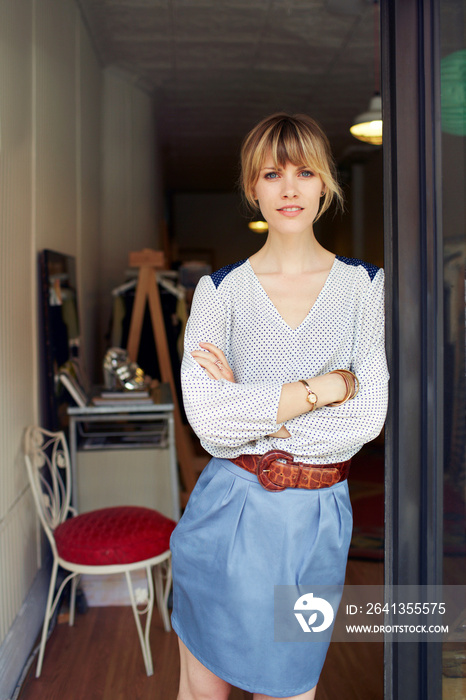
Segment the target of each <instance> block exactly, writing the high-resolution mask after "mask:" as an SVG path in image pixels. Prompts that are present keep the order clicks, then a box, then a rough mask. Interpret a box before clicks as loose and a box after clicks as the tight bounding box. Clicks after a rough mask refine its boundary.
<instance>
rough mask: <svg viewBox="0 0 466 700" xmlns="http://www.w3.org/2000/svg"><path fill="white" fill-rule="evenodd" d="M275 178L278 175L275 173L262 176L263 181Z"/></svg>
mask: <svg viewBox="0 0 466 700" xmlns="http://www.w3.org/2000/svg"><path fill="white" fill-rule="evenodd" d="M277 177H278V173H276V172H271V173H266V174H265V175H264V179H265V180H276V179H277Z"/></svg>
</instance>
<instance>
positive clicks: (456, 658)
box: [440, 0, 466, 700]
mask: <svg viewBox="0 0 466 700" xmlns="http://www.w3.org/2000/svg"><path fill="white" fill-rule="evenodd" d="M440 13H441V66H440V75H441V114H442V182H443V190H442V204H443V209H442V217H443V221H442V228H443V237H444V249H443V253H444V319H445V327H444V339H445V340H444V343H445V344H444V379H445V395H444V401H445V422H444V464H445V471H444V503H443V508H444V520H443V522H444V529H443V553H444V558H443V563H444V566H443V577H444V583H445V584H453V585H460V584H465V582H466V505H465V491H466V421H465V416H466V374H465V371H466V367H465V341H466V337H465V291H466V290H465V276H464V271H465V260H466V253H465V235H466V210H465V196H464V193H465V191H466V138H465V135H466V46H465V29H464V28H465V21H466V2H465V1H464V0H442V2H441V3H440ZM462 625H466V610H463V611H462V612H461V611H460V612H459V615H458V619H457V623H456V626H457V628H460V627H461V626H462ZM463 629H464V628H463ZM453 634H454V633H453ZM463 636H464V635H463ZM442 656H443V658H442V660H443V664H442V665H443V693H442V697H443V698H444V700H447V699H448V700H454V699H455V698H464V697H466V695H465V694H464V692H465V691H464V689H465V685H466V678H465V677H464V668H465V665H466V664H465V661H466V649H465V645H464V644H463V643H460V642H455V641H454V637H453V641H451V642H448V643H445V644H444V645H443V655H442Z"/></svg>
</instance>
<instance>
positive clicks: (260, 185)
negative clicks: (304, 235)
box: [254, 154, 324, 232]
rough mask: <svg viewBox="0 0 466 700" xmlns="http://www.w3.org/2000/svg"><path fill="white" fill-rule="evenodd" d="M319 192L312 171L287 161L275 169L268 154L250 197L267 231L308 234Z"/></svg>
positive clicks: (320, 188) (319, 182)
mask: <svg viewBox="0 0 466 700" xmlns="http://www.w3.org/2000/svg"><path fill="white" fill-rule="evenodd" d="M323 190H324V184H323V182H322V179H321V178H320V176H319V175H316V174H314V172H313V171H312V170H310V169H309V168H306V167H304V166H299V165H293V164H292V163H289V162H287V163H286V165H285V166H284V167H278V168H276V167H275V165H274V162H273V158H272V156H271V154H269V155H267V157H266V158H265V160H264V164H263V167H262V169H261V171H260V172H259V177H258V179H257V182H256V185H255V187H254V194H255V197H256V198H257V200H258V204H259V206H260V209H261V212H262V215H263V217H264V219H265V220H266V221H267V223H268V224H269V230H270V231H273V230H278V231H283V232H288V231H290V232H292V231H302V230H306V229H308V230H311V231H312V224H313V222H314V220H315V218H316V216H317V213H318V211H319V202H320V198H321V195H322V191H323Z"/></svg>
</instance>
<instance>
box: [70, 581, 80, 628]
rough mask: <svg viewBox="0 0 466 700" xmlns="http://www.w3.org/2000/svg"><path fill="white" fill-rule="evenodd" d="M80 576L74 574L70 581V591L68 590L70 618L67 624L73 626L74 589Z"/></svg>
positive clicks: (74, 610) (74, 608) (74, 609)
mask: <svg viewBox="0 0 466 700" xmlns="http://www.w3.org/2000/svg"><path fill="white" fill-rule="evenodd" d="M80 578H81V576H79V575H78V576H75V577H74V578H73V579H72V581H71V591H70V619H69V623H68V624H69V626H70V627H73V625H74V615H75V612H76V589H77V588H78V583H79V579H80Z"/></svg>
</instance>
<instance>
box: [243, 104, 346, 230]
mask: <svg viewBox="0 0 466 700" xmlns="http://www.w3.org/2000/svg"><path fill="white" fill-rule="evenodd" d="M269 152H270V153H271V154H272V158H273V162H274V166H275V167H276V168H278V167H282V168H283V167H285V165H286V163H288V162H289V163H292V164H293V165H299V166H302V165H303V166H305V167H308V168H310V169H311V170H312V171H313V172H314V173H315V174H316V175H319V176H320V178H321V179H322V182H323V183H324V189H325V196H324V197H323V199H322V204H321V207H320V210H319V213H318V214H317V216H316V221H317V219H318V218H319V217H320V216H322V214H323V213H324V211H326V210H327V209H328V208H329V206H330V205H331V203H332V201H333V199H334V198H335V199H336V200H337V202H338V204H339V205H340V206H341V207H342V206H343V194H342V191H341V188H340V185H339V184H338V181H337V175H336V166H335V162H334V160H333V156H332V152H331V149H330V144H329V141H328V139H327V137H326V135H325V134H324V132H323V131H322V129H321V128H320V126H319V125H318V124H317V122H315V121H314V119H311V117H308V116H307V115H306V114H294V115H289V114H286V113H285V112H279V113H278V114H272V115H271V116H270V117H266V118H265V119H263V120H262V121H261V122H259V124H257V126H255V127H254V128H253V129H252V130H251V131H250V132H249V134H248V135H247V136H246V138H245V139H244V141H243V145H242V147H241V178H240V184H241V188H242V190H243V193H244V196H245V198H246V201H247V202H248V204H249V205H250V206H251V207H252V208H253V209H254V211H256V212H257V211H258V210H259V207H258V205H257V201H256V198H255V196H254V188H255V185H256V182H257V180H258V178H259V173H260V171H261V169H262V167H263V165H264V161H265V158H266V157H267V155H268V153H269Z"/></svg>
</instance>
